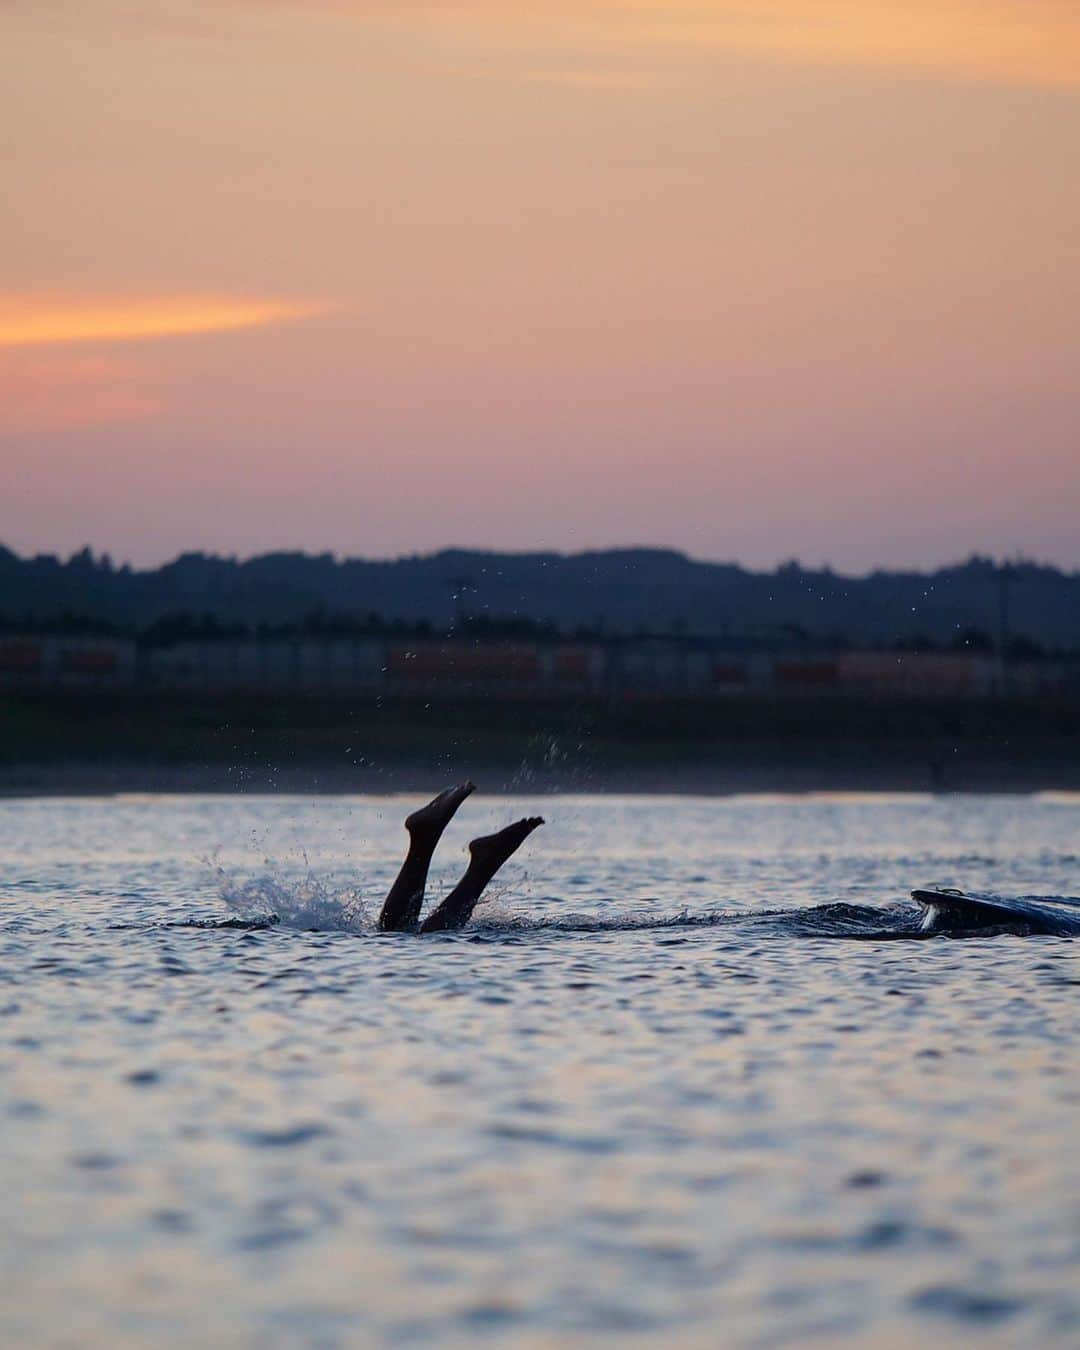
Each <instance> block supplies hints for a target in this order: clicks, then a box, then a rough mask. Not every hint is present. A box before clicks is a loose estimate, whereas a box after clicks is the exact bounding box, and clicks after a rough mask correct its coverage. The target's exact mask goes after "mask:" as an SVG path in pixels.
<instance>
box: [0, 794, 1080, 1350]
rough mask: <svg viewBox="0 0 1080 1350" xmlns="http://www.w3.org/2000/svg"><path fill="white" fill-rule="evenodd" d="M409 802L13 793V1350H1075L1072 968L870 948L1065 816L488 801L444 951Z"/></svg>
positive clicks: (9, 1222)
mask: <svg viewBox="0 0 1080 1350" xmlns="http://www.w3.org/2000/svg"><path fill="white" fill-rule="evenodd" d="M413 804H414V799H409V798H366V799H361V798H355V799H347V798H340V797H336V798H322V799H320V798H310V797H305V798H281V797H278V798H270V797H261V798H260V797H234V798H198V797H185V798H126V799H125V798H115V799H109V800H104V799H103V800H38V801H33V800H25V801H8V802H4V803H0V1186H2V1188H3V1195H4V1203H5V1218H6V1222H5V1224H4V1228H3V1233H2V1236H0V1296H2V1297H0V1338H2V1340H3V1342H4V1343H5V1344H24V1345H31V1344H32V1345H48V1346H52V1345H56V1346H84V1345H94V1344H102V1343H106V1342H107V1343H109V1344H111V1345H131V1346H144V1345H147V1344H156V1345H195V1344H216V1345H228V1346H242V1347H247V1346H252V1347H254V1346H256V1345H257V1346H260V1347H262V1346H294V1345H295V1346H300V1345H303V1346H307V1345H311V1346H326V1347H331V1346H338V1345H342V1346H345V1345H355V1344H360V1343H365V1344H368V1343H378V1344H388V1345H414V1344H415V1345H423V1344H440V1345H463V1346H464V1345H474V1344H477V1343H481V1344H482V1343H490V1344H492V1345H496V1344H498V1345H505V1344H512V1345H523V1346H532V1345H536V1346H552V1345H580V1344H583V1343H591V1342H594V1341H595V1342H596V1343H598V1344H599V1343H612V1344H622V1343H626V1342H640V1343H643V1344H645V1343H648V1344H653V1345H672V1344H679V1345H702V1346H713V1345H717V1344H724V1345H732V1346H744V1345H745V1346H774V1345H775V1346H781V1345H787V1344H795V1343H800V1344H806V1343H820V1344H830V1345H831V1344H838V1343H848V1344H851V1345H858V1346H865V1345H883V1346H885V1345H888V1346H894V1345H921V1344H923V1343H924V1342H925V1341H927V1340H935V1341H937V1342H939V1343H942V1344H955V1345H958V1346H959V1345H967V1344H970V1343H971V1342H972V1340H973V1339H975V1338H978V1339H979V1341H980V1342H981V1343H987V1344H1001V1345H1009V1346H1013V1345H1025V1344H1033V1343H1061V1344H1075V1343H1076V1342H1077V1340H1078V1339H1080V1293H1078V1292H1077V1291H1078V1289H1080V1130H1078V1125H1080V1082H1078V1077H1077V1067H1078V1062H1077V1049H1076V1047H1077V1044H1078V1032H1080V1014H1078V1006H1080V1005H1078V995H1080V970H1078V966H1077V961H1076V951H1077V947H1076V943H1075V941H1071V940H1069V939H1066V938H1053V937H1019V936H1014V935H1009V934H997V935H981V936H976V937H969V938H965V939H963V940H958V939H955V938H948V937H940V938H934V939H932V940H929V941H910V942H909V941H896V940H890V939H893V938H895V937H896V936H903V935H904V934H905V933H906V932H907V931H909V930H910V929H911V928H912V927H913V926H914V917H915V916H914V914H913V912H912V911H911V910H910V908H908V907H907V906H906V905H905V896H906V894H907V892H908V891H909V890H910V889H911V887H912V886H916V885H922V884H927V883H937V884H954V885H961V886H966V887H968V888H971V889H981V890H993V891H997V892H999V893H1002V892H1003V893H1013V894H1026V893H1041V894H1048V895H1053V894H1059V895H1075V894H1076V893H1077V890H1078V889H1080V857H1078V853H1080V800H1077V799H1074V798H1070V797H1067V796H1058V797H1049V796H1048V797H1043V798H975V797H968V798H962V797H956V798H952V797H949V798H932V797H925V798H922V797H910V796H908V797H904V796H894V797H890V796H887V795H878V796H873V797H822V798H817V799H814V798H802V799H787V798H783V797H768V798H765V797H759V798H749V797H744V798H729V799H692V798H689V799H688V798H651V799H650V798H611V797H607V798H600V797H594V798H590V797H580V796H573V797H572V796H567V797H545V798H543V799H536V798H521V799H517V800H507V799H500V800H498V801H497V802H494V803H487V804H485V803H484V802H483V800H482V799H480V798H474V799H472V800H470V801H469V802H468V803H466V805H465V807H464V808H463V809H462V811H461V813H460V815H459V816H458V818H457V820H455V822H454V824H453V826H452V827H451V830H450V831H449V832H448V834H447V837H446V839H445V841H444V843H443V846H442V848H441V850H440V854H439V864H438V867H437V869H436V875H435V877H434V878H433V888H432V892H433V897H435V896H437V895H438V893H439V891H440V890H444V889H445V888H446V887H447V886H449V885H450V884H452V882H453V880H454V879H455V878H456V875H457V872H458V871H459V870H460V867H461V865H462V863H463V858H464V853H463V845H464V842H465V841H466V840H467V839H468V837H469V836H470V834H471V833H480V832H484V831H486V830H488V829H490V828H493V827H495V826H497V825H499V824H502V823H505V822H506V821H507V820H509V819H511V818H513V817H514V816H517V815H522V814H531V813H533V812H539V813H542V814H543V815H545V816H546V817H547V819H548V822H549V823H548V825H547V826H546V827H545V829H544V830H542V831H541V832H540V833H539V834H537V835H536V836H534V838H533V839H532V840H530V841H529V843H528V844H527V845H526V847H525V850H523V853H522V855H521V857H520V859H519V860H515V862H514V863H512V864H511V865H510V866H509V867H508V868H507V869H506V873H505V881H504V883H503V884H502V886H501V887H500V888H499V893H498V894H497V895H496V896H495V898H494V899H493V900H492V902H491V903H490V904H489V905H486V906H484V907H482V908H481V909H480V910H479V911H478V914H477V918H476V921H475V922H474V924H473V925H472V926H471V927H470V929H468V930H466V931H465V932H463V933H460V934H447V935H438V936H433V937H430V938H424V939H419V938H414V937H411V936H406V935H398V934H387V935H381V934H377V933H375V932H374V931H373V929H372V921H373V918H374V916H375V914H376V913H377V910H378V905H379V902H380V900H381V897H382V895H383V893H384V892H385V890H386V888H387V886H388V884H389V882H390V880H391V878H392V876H393V874H394V872H395V870H396V866H397V862H398V860H399V857H400V850H401V845H402V843H403V839H404V835H403V832H402V829H401V823H400V822H401V820H402V818H403V816H404V814H405V813H406V811H407V810H409V809H410V808H411V806H412V805H413ZM821 906H830V907H831V908H829V909H826V910H822V909H820V907H821ZM837 906H839V908H837ZM271 915H273V916H274V917H275V918H276V920H277V922H276V923H274V924H273V925H272V926H267V927H261V928H255V929H246V928H242V927H241V928H234V927H224V928H223V927H214V926H210V927H199V926H194V924H193V921H200V922H201V921H212V922H213V923H214V924H217V923H221V922H222V921H225V920H230V919H235V918H237V917H241V918H244V919H247V920H261V921H262V922H263V923H266V922H267V921H268V919H269V917H270V916H271ZM311 930H317V931H311ZM844 936H860V937H861V938H862V939H863V940H861V941H857V942H856V941H845V940H842V939H843V937H844ZM838 939H840V940H838Z"/></svg>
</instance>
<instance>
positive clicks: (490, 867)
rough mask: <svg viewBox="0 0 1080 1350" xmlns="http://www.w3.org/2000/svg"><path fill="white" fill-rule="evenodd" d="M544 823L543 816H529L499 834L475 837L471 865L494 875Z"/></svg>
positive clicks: (471, 850)
mask: <svg viewBox="0 0 1080 1350" xmlns="http://www.w3.org/2000/svg"><path fill="white" fill-rule="evenodd" d="M543 823H544V817H543V816H527V817H526V818H525V819H524V820H515V821H514V823H513V825H507V827H506V829H505V830H499V831H498V833H497V834H485V835H483V836H482V837H481V838H480V839H474V840H473V841H472V843H471V844H470V845H469V858H470V865H471V866H473V867H475V868H477V869H479V870H481V871H483V872H487V873H488V875H489V876H494V875H495V873H496V872H497V871H498V870H499V868H500V867H501V866H502V865H503V863H504V862H506V860H507V858H509V857H510V855H511V854H513V853H516V852H517V850H518V849H519V848H520V847H521V845H522V844H523V843H524V842H525V840H526V839H528V837H529V835H530V834H532V832H533V830H535V829H538V828H539V827H540V826H541V825H543Z"/></svg>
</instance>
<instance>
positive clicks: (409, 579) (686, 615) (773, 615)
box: [0, 547, 1080, 650]
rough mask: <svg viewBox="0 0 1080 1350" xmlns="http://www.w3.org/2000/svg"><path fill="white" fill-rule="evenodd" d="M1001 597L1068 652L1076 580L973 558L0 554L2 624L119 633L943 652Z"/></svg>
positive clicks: (619, 553) (991, 615) (980, 624)
mask: <svg viewBox="0 0 1080 1350" xmlns="http://www.w3.org/2000/svg"><path fill="white" fill-rule="evenodd" d="M1003 578H1004V579H1003ZM1003 594H1004V595H1005V597H1006V600H1007V608H1008V631H1009V633H1010V635H1011V636H1012V637H1013V638H1023V639H1030V640H1032V641H1033V642H1036V643H1039V644H1041V645H1043V646H1046V647H1049V648H1067V649H1072V650H1080V573H1071V574H1069V573H1063V572H1060V571H1058V570H1056V569H1055V568H1052V567H1044V566H1039V565H1037V564H1034V563H1027V562H1021V563H1018V564H1014V565H1011V566H1010V567H1009V568H1008V569H1007V571H1003V569H1002V568H1000V567H999V566H998V565H996V564H995V563H993V562H992V561H990V560H988V559H983V558H972V559H971V560H969V561H968V562H965V563H963V564H960V565H957V566H953V567H945V568H941V569H939V570H938V571H935V572H874V573H872V574H871V575H869V576H865V577H848V576H841V575H839V574H837V573H834V572H831V571H828V570H826V571H807V570H805V569H804V568H802V567H800V566H799V565H798V564H797V563H787V564H785V565H784V566H782V567H779V568H778V569H777V570H776V571H774V572H751V571H747V570H746V569H744V568H742V567H739V566H736V565H734V564H730V563H710V562H699V561H696V560H694V559H691V558H688V557H686V556H685V555H683V554H681V553H677V552H674V551H669V550H664V549H644V548H642V549H609V550H604V551H598V552H587V553H576V554H569V555H567V554H558V553H520V554H511V553H481V552H473V551H468V550H456V549H452V550H447V551H445V552H442V553H434V554H430V555H426V556H416V557H405V558H399V559H396V560H394V561H389V562H372V561H367V560H365V559H359V558H349V559H345V560H342V561H338V560H337V559H335V558H334V557H332V556H331V555H330V554H319V555H310V554H303V553H269V554H265V555H263V556H262V557H257V558H251V559H249V560H248V561H245V562H240V561H238V560H236V559H235V558H222V557H215V556H210V555H207V554H202V553H187V554H184V555H182V556H181V557H179V558H177V559H176V560H175V561H174V562H171V563H167V564H166V565H165V566H163V567H158V568H153V569H148V570H145V571H139V570H135V569H133V568H130V567H128V566H123V567H114V566H113V564H112V563H111V562H110V561H109V559H108V557H107V556H102V557H95V556H93V555H92V554H91V553H90V551H89V550H85V549H84V550H83V551H82V552H80V553H77V554H75V555H73V556H72V557H71V558H69V559H67V560H66V561H62V560H60V559H58V558H55V557H52V556H46V555H39V556H37V557H34V558H20V557H18V556H17V555H16V554H15V553H13V552H11V551H10V550H8V549H5V548H2V547H0V617H2V618H3V620H4V621H5V623H6V625H7V626H8V627H11V626H13V625H17V624H19V623H20V622H29V621H31V620H32V621H34V622H38V623H40V622H51V621H56V620H59V619H61V617H62V616H63V615H65V614H67V615H77V616H79V618H80V619H94V620H99V621H102V622H108V623H110V624H113V625H115V626H117V627H118V628H122V629H131V630H135V629H142V628H145V627H146V626H148V625H150V624H152V623H153V622H154V621H155V620H160V619H161V618H162V617H163V616H168V615H177V614H193V615H200V616H202V615H209V616H212V618H213V619H214V620H215V621H216V622H218V623H221V624H224V625H245V626H249V627H254V626H256V625H259V624H264V625H275V626H282V625H290V624H297V623H300V622H302V621H303V620H304V619H305V617H310V616H311V615H312V614H315V613H321V614H322V615H324V616H331V617H333V616H338V617H340V618H348V619H352V620H356V621H363V620H365V619H366V618H367V617H368V616H370V615H377V616H379V618H380V619H382V620H383V621H403V622H407V623H418V622H421V621H427V622H430V623H431V624H432V625H433V626H434V627H436V628H439V629H444V628H447V627H449V626H451V625H453V624H454V623H455V621H458V620H460V619H461V617H462V615H467V616H468V617H469V618H470V619H472V620H473V621H474V622H475V621H477V620H483V619H489V620H494V619H498V620H529V621H533V622H541V623H550V624H551V625H553V626H554V627H555V628H557V629H559V630H560V631H563V632H573V631H577V630H581V629H588V630H593V631H603V632H605V633H611V634H615V633H636V632H639V631H642V630H647V631H650V632H652V633H654V634H668V633H689V634H700V635H708V636H730V637H733V638H740V639H742V638H747V637H757V638H759V639H761V640H769V639H770V638H771V639H773V640H778V639H781V638H782V636H783V635H784V634H785V633H786V634H788V636H789V637H791V636H792V635H796V636H800V637H801V636H804V635H805V636H806V637H808V638H812V639H816V640H822V641H835V640H837V639H845V640H847V641H849V642H851V643H852V644H888V645H892V644H894V643H897V642H914V643H919V642H923V641H930V642H933V643H935V644H938V645H955V644H956V643H957V641H958V640H960V641H961V642H962V641H964V640H969V641H973V642H978V641H979V640H980V638H979V634H982V635H983V637H984V638H985V636H987V635H989V636H991V637H993V636H996V634H997V633H998V631H999V623H1000V618H999V614H1000V605H1001V599H1002V595H1003ZM972 630H977V631H974V632H973V631H972ZM964 635H967V638H965V637H964Z"/></svg>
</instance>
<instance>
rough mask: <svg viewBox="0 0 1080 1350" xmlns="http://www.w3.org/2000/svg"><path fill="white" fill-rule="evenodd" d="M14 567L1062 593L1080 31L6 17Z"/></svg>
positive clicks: (771, 17)
mask: <svg viewBox="0 0 1080 1350" xmlns="http://www.w3.org/2000/svg"><path fill="white" fill-rule="evenodd" d="M0 90H2V91H3V92H2V95H0V98H2V104H0V106H2V108H3V112H4V117H3V129H2V131H0V143H2V145H3V164H4V173H5V191H4V207H3V210H2V211H0V542H2V543H5V544H7V545H8V546H9V547H12V548H15V549H17V550H18V551H20V552H37V551H45V550H48V551H60V552H64V553H66V552H69V551H71V550H72V549H75V548H78V547H80V546H81V545H83V544H84V543H89V544H91V545H92V546H93V547H95V548H96V549H108V550H109V551H110V552H111V553H112V555H113V556H114V558H117V559H130V560H132V561H135V562H138V563H153V562H159V561H162V560H165V559H167V558H169V557H172V556H174V555H175V554H176V553H177V552H178V551H180V550H181V549H189V548H202V549H210V550H215V551H225V552H230V553H239V554H241V555H247V554H250V553H253V552H261V551H264V550H268V549H275V548H305V549H310V550H318V551H323V550H333V551H335V552H338V553H342V554H365V555H378V556H386V555H393V554H398V553H403V552H413V551H426V550H429V549H433V548H438V547H443V546H446V545H460V546H482V547H497V548H510V549H515V550H522V549H533V548H557V549H581V548H589V547H602V546H606V545H613V544H661V545H671V546H675V547H679V548H684V549H686V550H688V551H689V552H691V553H693V554H695V555H697V556H701V557H705V558H718V559H734V560H739V561H742V562H744V563H747V564H750V565H754V566H761V565H772V564H773V563H775V562H777V561H779V560H782V559H785V558H788V557H792V556H796V557H799V558H801V559H802V560H803V562H804V563H807V564H817V563H821V562H830V563H832V564H833V565H835V566H838V567H842V568H847V569H853V570H864V569H866V568H869V567H871V566H873V565H874V564H878V563H880V564H885V565H894V564H914V565H931V564H932V565H936V564H939V563H942V562H946V561H950V560H954V559H958V558H961V557H963V556H966V555H967V554H969V553H971V552H972V551H979V552H984V553H995V554H1011V553H1015V552H1017V551H1023V552H1025V553H1028V554H1032V555H1034V556H1036V557H1038V558H1042V559H1046V560H1050V561H1054V562H1058V563H1063V564H1066V565H1068V566H1070V567H1080V528H1078V524H1080V4H1078V3H1077V0H903V2H902V3H892V0H889V2H888V3H886V2H885V0H713V2H712V3H705V2H704V0H577V2H576V3H569V0H566V2H565V3H564V0H547V3H543V4H536V5H518V4H511V3H507V2H505V0H487V2H486V3H485V2H484V0H476V3H468V2H464V3H459V2H456V0H442V2H441V3H430V4H428V3H421V2H420V0H0Z"/></svg>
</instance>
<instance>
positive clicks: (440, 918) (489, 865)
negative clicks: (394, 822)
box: [379, 783, 544, 933]
mask: <svg viewBox="0 0 1080 1350" xmlns="http://www.w3.org/2000/svg"><path fill="white" fill-rule="evenodd" d="M475 790H476V789H475V785H474V784H473V783H461V784H459V785H458V786H457V787H452V788H447V789H446V791H445V792H440V793H439V795H438V796H437V797H436V798H435V799H434V801H430V802H428V804H427V806H422V807H421V808H420V810H419V811H414V812H413V813H412V815H411V816H409V817H408V819H407V820H406V821H405V828H406V829H407V830H408V832H409V851H408V853H407V854H406V855H405V861H404V862H403V863H402V864H401V871H400V872H399V873H398V874H397V879H396V880H395V882H394V884H393V885H392V886H391V887H390V892H389V894H388V895H387V897H386V900H385V901H384V903H383V907H382V913H381V914H380V915H379V927H380V928H381V929H382V930H383V931H384V932H388V933H390V932H404V933H414V932H416V931H417V929H419V931H420V932H421V933H441V932H444V931H446V930H447V929H452V928H464V927H465V925H466V924H467V923H468V922H469V919H470V918H471V917H472V912H473V910H474V909H475V908H476V902H477V901H478V900H479V899H480V896H481V895H482V893H483V890H484V887H485V886H486V885H487V884H488V882H489V881H490V880H491V878H492V877H493V876H494V875H495V873H496V872H497V871H498V870H499V868H500V867H501V866H502V865H503V863H504V862H505V861H506V860H507V858H509V857H510V855H511V854H512V853H513V852H515V850H516V849H517V848H518V847H519V846H520V845H521V844H522V843H524V841H525V840H526V839H527V838H528V837H529V835H530V834H532V832H533V830H535V829H536V827H537V826H538V825H543V823H544V822H543V819H542V818H541V817H540V816H529V817H528V818H527V819H525V820H518V821H515V822H514V824H513V825H508V826H507V827H506V829H505V830H500V831H499V832H498V833H497V834H488V835H485V836H484V837H483V838H482V839H474V840H473V841H472V843H471V844H470V845H469V865H468V867H467V868H466V869H465V875H464V876H463V877H462V878H461V880H460V881H459V882H458V884H457V885H456V886H455V887H454V889H453V890H452V891H451V892H450V894H449V895H448V896H447V897H446V899H445V900H443V902H442V904H440V905H439V906H438V908H437V909H435V910H433V911H432V912H431V913H430V914H429V915H428V917H427V918H426V919H425V920H424V922H423V923H422V924H421V923H420V910H421V908H422V907H423V904H424V890H425V888H426V886H427V877H428V868H429V867H430V866H431V858H432V855H433V854H434V852H435V846H436V845H437V844H438V842H439V840H440V839H441V838H442V833H443V830H445V829H446V827H447V825H449V824H450V821H451V820H452V819H453V817H454V813H455V811H457V809H458V807H459V806H460V805H461V803H462V802H463V801H464V800H465V798H466V797H467V796H468V795H469V794H470V793H471V792H474V791H475Z"/></svg>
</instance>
